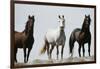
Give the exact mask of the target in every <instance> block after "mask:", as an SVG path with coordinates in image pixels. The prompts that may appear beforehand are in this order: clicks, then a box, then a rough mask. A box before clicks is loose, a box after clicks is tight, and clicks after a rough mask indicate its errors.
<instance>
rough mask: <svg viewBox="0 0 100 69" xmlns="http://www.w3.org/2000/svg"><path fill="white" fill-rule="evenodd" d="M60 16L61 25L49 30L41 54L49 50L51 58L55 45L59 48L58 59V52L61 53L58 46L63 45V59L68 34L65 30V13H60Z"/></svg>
mask: <svg viewBox="0 0 100 69" xmlns="http://www.w3.org/2000/svg"><path fill="white" fill-rule="evenodd" d="M58 17H59V23H60V27H58V28H57V29H52V30H49V31H48V32H47V33H46V35H45V44H44V46H43V48H42V50H41V54H43V53H45V51H46V50H47V54H48V57H49V59H51V54H52V50H53V49H54V47H55V46H56V48H57V59H58V54H59V50H58V47H59V46H62V49H61V58H62V59H63V49H64V45H65V41H66V36H65V32H64V28H65V19H64V15H62V16H60V15H59V16H58ZM50 46H51V49H50V50H49V48H50Z"/></svg>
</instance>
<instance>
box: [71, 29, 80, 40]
mask: <svg viewBox="0 0 100 69" xmlns="http://www.w3.org/2000/svg"><path fill="white" fill-rule="evenodd" d="M80 32H81V29H80V28H76V29H75V30H73V32H72V33H71V36H70V39H74V40H76V41H78V39H79V34H80Z"/></svg>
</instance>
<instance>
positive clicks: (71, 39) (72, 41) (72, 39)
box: [69, 32, 74, 56]
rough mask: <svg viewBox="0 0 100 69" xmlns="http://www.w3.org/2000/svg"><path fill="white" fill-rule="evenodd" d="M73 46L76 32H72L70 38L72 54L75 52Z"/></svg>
mask: <svg viewBox="0 0 100 69" xmlns="http://www.w3.org/2000/svg"><path fill="white" fill-rule="evenodd" d="M73 47H74V34H73V32H72V34H71V36H70V39H69V50H70V54H71V56H72V54H73Z"/></svg>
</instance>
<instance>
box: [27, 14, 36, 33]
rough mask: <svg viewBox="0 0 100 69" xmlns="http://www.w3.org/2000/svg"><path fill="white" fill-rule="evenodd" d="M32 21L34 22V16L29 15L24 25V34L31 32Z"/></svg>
mask: <svg viewBox="0 0 100 69" xmlns="http://www.w3.org/2000/svg"><path fill="white" fill-rule="evenodd" d="M34 21H35V18H34V16H30V15H29V16H28V21H27V23H26V33H29V32H31V31H33V26H34Z"/></svg>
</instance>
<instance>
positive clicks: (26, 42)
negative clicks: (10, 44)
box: [14, 15, 35, 63]
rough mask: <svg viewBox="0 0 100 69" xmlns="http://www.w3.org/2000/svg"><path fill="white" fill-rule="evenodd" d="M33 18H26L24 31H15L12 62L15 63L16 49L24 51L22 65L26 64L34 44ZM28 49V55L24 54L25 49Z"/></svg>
mask: <svg viewBox="0 0 100 69" xmlns="http://www.w3.org/2000/svg"><path fill="white" fill-rule="evenodd" d="M34 21H35V18H34V16H30V15H29V16H28V21H27V22H26V26H25V29H24V30H23V31H22V32H17V31H15V34H14V37H15V43H14V61H15V62H17V59H16V54H17V50H18V48H23V51H24V63H27V62H28V58H29V54H30V51H31V49H32V46H33V43H34V37H33V32H34V31H33V28H34ZM27 48H28V53H27V54H26V49H27Z"/></svg>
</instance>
